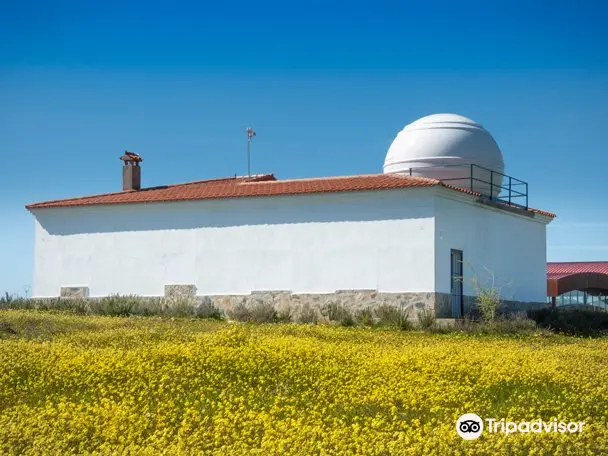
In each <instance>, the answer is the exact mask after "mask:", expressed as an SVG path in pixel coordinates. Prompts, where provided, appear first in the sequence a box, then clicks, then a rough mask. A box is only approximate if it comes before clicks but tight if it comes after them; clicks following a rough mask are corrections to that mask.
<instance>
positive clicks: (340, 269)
mask: <svg viewBox="0 0 608 456" xmlns="http://www.w3.org/2000/svg"><path fill="white" fill-rule="evenodd" d="M432 193H433V191H432V189H424V188H421V189H402V190H390V191H373V192H357V193H335V194H318V195H301V196H291V197H271V198H248V199H232V200H210V201H194V202H173V203H152V204H129V205H115V206H92V207H74V208H56V209H38V210H35V211H33V212H34V215H35V216H36V219H37V220H36V247H35V272H34V290H33V295H34V296H35V297H48V296H57V295H58V294H59V291H60V288H61V287H69V286H88V287H89V290H90V295H91V296H105V295H109V294H112V293H120V294H127V293H134V294H138V295H142V296H160V295H163V293H164V285H166V284H195V285H196V286H197V288H198V294H199V295H217V294H247V293H250V292H251V291H256V290H257V291H262V290H290V291H292V292H294V293H328V292H334V291H336V290H341V289H377V290H379V291H384V292H398V291H400V292H408V291H410V292H421V291H422V292H423V291H433V290H434V288H435V277H436V272H435V266H434V260H435V253H434V248H435V234H434V233H435V230H434V210H435V208H434V201H435V198H434V197H433V195H432ZM468 250H470V249H469V248H466V249H465V252H467V251H468ZM448 255H449V250H448ZM465 255H466V253H465ZM448 260H449V257H448ZM446 264H448V267H449V261H448V262H447V263H446ZM448 274H449V271H448Z"/></svg>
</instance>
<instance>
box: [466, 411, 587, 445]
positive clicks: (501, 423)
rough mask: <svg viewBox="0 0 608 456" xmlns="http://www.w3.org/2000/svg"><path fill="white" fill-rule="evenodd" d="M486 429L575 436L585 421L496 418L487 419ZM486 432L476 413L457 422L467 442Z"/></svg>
mask: <svg viewBox="0 0 608 456" xmlns="http://www.w3.org/2000/svg"><path fill="white" fill-rule="evenodd" d="M485 423H486V425H485V429H486V431H487V432H489V433H491V434H498V433H502V434H506V435H509V434H515V433H527V432H536V433H540V432H559V433H561V434H564V433H566V432H568V433H570V434H573V433H575V432H582V431H583V426H584V425H585V422H584V421H571V422H564V421H557V420H556V419H553V420H551V421H543V420H540V419H539V420H535V421H520V422H514V421H506V420H505V419H504V418H502V419H500V420H497V419H496V418H486V419H485ZM483 430H484V420H482V419H481V418H480V417H479V415H476V414H475V413H465V414H464V415H462V416H461V417H460V418H458V421H456V432H457V433H458V435H459V436H460V437H462V438H463V439H465V440H475V439H476V438H478V437H479V436H480V435H481V433H482V432H483Z"/></svg>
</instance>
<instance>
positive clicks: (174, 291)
mask: <svg viewBox="0 0 608 456" xmlns="http://www.w3.org/2000/svg"><path fill="white" fill-rule="evenodd" d="M196 291H197V288H196V285H193V284H181V285H165V293H164V298H163V297H149V298H146V297H143V298H141V299H143V300H149V301H158V300H163V301H164V302H165V305H169V306H171V305H176V303H179V305H191V306H193V307H201V306H204V307H209V308H211V307H214V308H217V309H218V310H219V311H221V312H223V313H224V314H227V315H230V314H231V312H234V311H236V309H252V308H255V307H256V306H260V305H264V306H270V305H271V306H272V307H273V308H274V309H275V310H276V312H277V313H279V314H284V315H287V314H289V315H291V317H292V318H293V319H294V320H296V321H297V320H298V318H299V316H301V315H302V314H303V313H310V312H313V313H315V314H317V315H318V316H319V317H320V318H321V319H323V315H326V314H327V309H328V308H330V307H331V306H338V307H341V308H343V309H345V310H347V311H349V312H350V313H352V314H356V313H357V312H359V311H362V310H373V309H374V308H378V307H380V306H385V305H388V306H393V307H397V308H399V309H400V310H401V311H403V312H405V313H407V314H408V315H409V317H411V318H415V317H416V315H417V312H418V311H420V310H422V309H429V310H430V311H432V312H433V313H434V314H435V316H436V317H437V318H452V304H451V297H450V295H449V294H448V293H434V292H419V293H381V292H378V291H376V290H338V291H336V292H335V293H320V294H294V293H292V292H290V291H288V290H283V291H254V292H252V293H251V294H248V295H220V296H197V295H196ZM60 297H61V298H80V299H83V298H84V299H90V300H93V301H95V300H98V299H100V298H89V289H88V287H65V288H61V292H60ZM475 301H476V298H475V297H474V296H464V311H465V315H475V313H476V312H475ZM543 306H546V303H534V302H520V301H503V303H502V305H501V311H503V312H507V313H512V312H521V311H526V310H528V309H533V308H539V307H543Z"/></svg>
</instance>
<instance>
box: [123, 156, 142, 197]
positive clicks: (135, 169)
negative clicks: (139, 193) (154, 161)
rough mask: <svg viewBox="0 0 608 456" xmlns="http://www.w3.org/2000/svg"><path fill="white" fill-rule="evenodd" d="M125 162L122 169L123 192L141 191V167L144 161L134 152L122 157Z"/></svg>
mask: <svg viewBox="0 0 608 456" xmlns="http://www.w3.org/2000/svg"><path fill="white" fill-rule="evenodd" d="M120 159H121V160H122V161H123V162H124V165H123V167H122V191H123V192H124V191H127V190H139V189H140V188H141V167H140V166H139V163H140V162H142V161H143V160H144V159H143V158H141V157H140V156H139V155H137V154H135V153H133V152H127V151H126V150H125V154H124V155H123V156H122V157H120Z"/></svg>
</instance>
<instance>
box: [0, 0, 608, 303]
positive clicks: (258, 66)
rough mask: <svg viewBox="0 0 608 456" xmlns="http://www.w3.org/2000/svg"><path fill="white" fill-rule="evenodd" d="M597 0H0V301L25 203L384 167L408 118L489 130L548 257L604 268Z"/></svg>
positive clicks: (19, 283)
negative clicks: (452, 116) (539, 227)
mask: <svg viewBox="0 0 608 456" xmlns="http://www.w3.org/2000/svg"><path fill="white" fill-rule="evenodd" d="M606 23H608V7H607V6H604V5H603V4H602V2H600V1H595V2H588V1H587V2H585V1H578V2H568V3H561V2H559V1H558V2H555V1H554V2H545V1H527V2H523V1H496V2H487V1H486V2H474V1H472V2H451V1H450V2H448V1H428V2H406V1H400V2H397V1H394V2H387V1H375V2H336V1H328V0H326V1H307V2H302V3H296V2H265V1H258V2H250V3H247V2H235V1H232V2H231V1H225V2H191V3H188V2H179V1H171V2H154V1H150V2H129V1H120V2H118V1H113V0H111V1H103V2H82V1H32V0H29V1H20V2H2V3H0V169H1V170H2V171H3V176H2V179H0V255H1V258H2V261H0V292H1V291H3V290H7V291H9V292H13V293H23V287H24V286H25V285H31V282H32V265H33V240H34V232H33V217H32V216H31V215H30V214H29V213H28V212H27V211H26V210H25V209H24V205H25V204H27V203H30V202H36V201H43V200H48V199H56V198H64V197H71V196H81V195H86V194H94V193H100V192H108V191H115V190H120V186H121V169H120V166H121V162H120V161H119V160H118V157H119V156H120V154H121V152H122V151H124V150H125V149H128V150H133V151H135V152H138V153H140V154H141V155H142V156H143V157H144V159H145V161H144V163H143V170H142V175H143V184H144V185H145V186H153V185H160V184H168V183H179V182H183V181H189V180H198V179H205V178H212V177H220V176H229V175H234V173H238V174H244V173H245V172H246V152H245V151H246V149H245V141H244V139H245V136H244V132H243V130H244V127H245V126H253V127H254V128H255V129H256V131H257V132H258V136H257V137H256V139H255V142H254V144H253V171H254V172H273V173H275V174H276V175H277V177H279V178H287V177H305V176H323V175H341V174H357V173H370V172H381V170H382V163H383V160H384V155H385V153H386V151H387V149H388V146H389V145H390V143H391V141H392V139H393V137H394V136H395V135H396V134H397V132H398V131H399V130H400V129H401V128H403V126H404V125H405V124H407V123H409V122H411V121H413V120H415V119H417V118H418V117H421V116H424V115H427V114H431V113H435V112H455V113H459V114H462V115H465V116H467V117H471V118H473V119H474V120H476V121H478V122H480V123H482V124H483V125H484V126H485V127H486V128H487V129H488V130H489V131H490V132H491V133H492V134H493V136H494V137H495V139H496V141H497V142H498V144H499V145H500V147H501V149H502V151H503V154H504V156H505V162H506V169H507V173H508V174H511V175H513V176H515V177H518V178H521V179H523V180H525V181H528V182H529V184H530V204H531V205H532V206H534V207H539V208H542V209H546V210H550V211H553V212H556V213H558V216H559V218H558V219H556V220H555V221H554V222H553V223H552V224H551V225H550V227H549V228H548V259H549V260H550V261H558V260H564V261H567V260H606V259H608V236H607V234H608V202H607V200H606V182H608V166H607V165H608V158H607V152H608V148H607V147H606V141H605V137H606V131H607V125H608V28H607V27H605V24H606Z"/></svg>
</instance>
